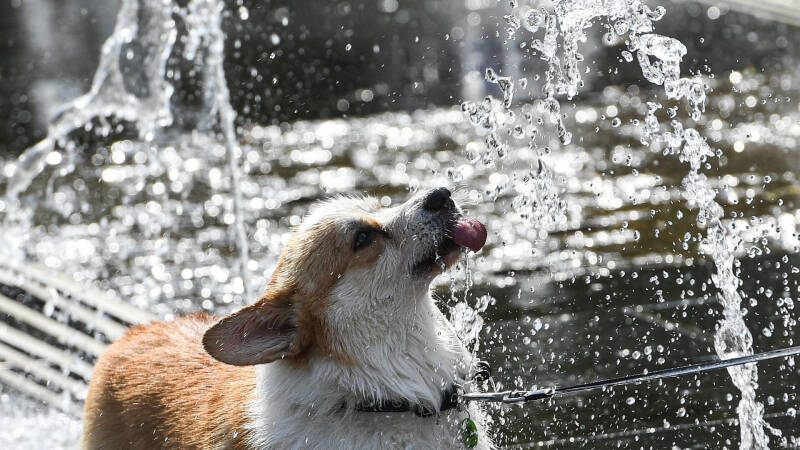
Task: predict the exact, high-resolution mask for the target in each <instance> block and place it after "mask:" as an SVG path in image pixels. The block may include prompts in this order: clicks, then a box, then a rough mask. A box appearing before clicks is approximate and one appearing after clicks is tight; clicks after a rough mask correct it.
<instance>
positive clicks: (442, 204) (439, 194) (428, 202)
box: [422, 188, 454, 212]
mask: <svg viewBox="0 0 800 450" xmlns="http://www.w3.org/2000/svg"><path fill="white" fill-rule="evenodd" d="M453 206H454V204H453V200H452V199H451V198H450V190H448V189H447V188H438V189H434V190H432V191H430V192H428V195H426V196H425V200H424V201H423V202H422V207H423V208H424V209H425V210H426V211H431V212H436V211H439V210H442V209H450V208H452V207H453Z"/></svg>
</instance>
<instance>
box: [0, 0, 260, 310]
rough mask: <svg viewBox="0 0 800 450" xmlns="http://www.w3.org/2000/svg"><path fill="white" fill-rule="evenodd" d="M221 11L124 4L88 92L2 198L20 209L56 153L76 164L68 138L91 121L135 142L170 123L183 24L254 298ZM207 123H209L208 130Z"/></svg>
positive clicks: (212, 3)
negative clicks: (127, 133) (121, 126)
mask: <svg viewBox="0 0 800 450" xmlns="http://www.w3.org/2000/svg"><path fill="white" fill-rule="evenodd" d="M223 9H224V3H223V2H221V1H219V0H192V1H190V2H189V3H188V4H187V5H186V7H185V8H182V7H179V6H177V5H176V4H173V3H172V2H168V1H167V2H165V1H161V0H123V2H122V4H121V6H120V10H119V13H118V14H117V19H116V24H115V26H114V30H113V32H112V33H111V36H109V38H108V39H107V40H106V41H105V43H104V44H103V47H102V50H101V54H100V62H99V64H98V67H97V70H96V72H95V75H94V78H93V80H92V85H91V88H90V90H89V92H88V93H86V94H85V95H83V96H81V97H78V98H76V99H75V100H73V101H72V102H70V103H68V104H67V105H65V106H63V107H62V108H61V111H60V113H59V114H58V115H57V117H56V118H55V119H54V120H53V121H52V122H51V124H50V126H49V128H48V130H47V136H46V137H45V138H44V139H42V140H41V141H40V142H39V143H37V144H36V145H34V146H33V147H30V148H28V149H27V150H25V152H23V154H22V155H21V156H20V157H19V159H18V160H17V161H16V163H15V166H14V169H13V172H12V174H11V176H10V179H9V181H8V183H7V185H6V201H7V203H8V204H9V205H11V206H10V207H12V208H13V205H18V203H19V200H18V196H19V194H20V193H21V192H23V191H25V190H26V189H27V188H28V187H29V186H30V184H31V182H32V181H33V179H34V178H35V177H36V176H38V175H39V174H40V173H41V172H42V171H43V170H44V167H45V163H46V160H47V158H48V156H49V155H51V154H52V153H53V152H67V153H68V155H67V156H66V157H62V158H58V159H59V160H64V161H72V160H74V154H70V153H74V152H75V145H74V144H73V143H72V142H70V140H69V135H70V134H71V133H72V132H74V131H76V130H81V129H83V130H86V131H89V130H91V129H92V128H93V121H99V122H100V123H101V128H100V129H99V130H93V131H94V132H95V133H96V134H97V135H100V136H108V135H109V134H110V133H111V132H112V126H111V125H110V124H109V123H108V119H109V118H112V117H113V118H115V119H117V120H122V121H128V122H131V123H133V125H134V126H135V127H136V129H137V130H138V134H139V138H140V139H141V140H142V141H144V142H147V143H149V142H152V141H153V140H154V139H155V137H156V135H157V133H158V132H159V131H160V130H162V129H165V128H166V127H169V126H170V125H172V124H173V123H174V117H173V111H172V104H171V100H172V95H173V93H174V91H175V89H174V87H173V86H172V84H171V83H170V81H169V79H168V78H169V77H170V76H171V75H170V70H168V67H167V62H168V59H169V58H170V56H171V55H172V54H173V51H174V50H175V42H176V38H177V35H178V33H177V27H176V23H175V19H174V17H175V18H178V19H179V20H181V21H183V23H184V24H185V26H186V35H187V39H186V43H185V48H184V49H183V55H182V56H183V58H184V59H185V60H186V61H192V62H195V63H197V64H198V66H199V67H202V68H203V69H202V70H203V87H204V92H203V94H204V98H203V100H204V103H205V105H204V107H205V109H206V114H205V115H204V117H205V118H206V120H211V121H215V122H216V124H217V125H218V126H219V128H221V131H222V136H223V142H224V144H225V148H226V152H227V159H228V170H229V172H230V178H231V191H232V200H233V201H232V204H233V216H234V221H233V229H234V232H235V234H236V245H237V247H238V251H239V273H240V276H241V277H242V279H243V284H244V290H245V294H246V296H247V298H251V297H250V295H249V289H250V283H249V281H248V280H249V277H248V274H247V272H248V271H247V263H248V261H249V245H248V241H247V235H246V233H245V229H244V223H243V219H242V206H241V204H242V194H241V188H240V179H239V178H240V174H239V172H240V167H239V166H240V164H239V157H240V154H241V149H240V148H239V145H238V143H237V138H236V130H235V127H234V122H235V120H236V112H235V111H234V109H233V107H232V106H231V104H230V94H229V91H228V86H227V82H226V79H225V72H224V70H223V60H224V50H225V35H224V33H223V32H222V13H223ZM141 22H144V23H141ZM133 43H136V44H137V45H141V46H142V49H141V50H140V51H139V52H137V51H136V47H135V46H134V45H132V44H133ZM134 67H135V68H134ZM139 80H144V82H143V83H142V82H140V81H139ZM137 83H140V84H138V85H137ZM132 85H133V87H131V86H132ZM212 126H213V124H206V127H212ZM71 170H72V169H70V168H67V171H71ZM61 175H64V171H62V172H61ZM23 216H24V215H23V214H15V213H14V211H9V212H8V213H7V214H6V218H7V221H8V219H9V218H12V217H16V218H21V217H23ZM7 225H8V224H7Z"/></svg>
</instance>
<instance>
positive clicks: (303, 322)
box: [203, 188, 486, 365]
mask: <svg viewBox="0 0 800 450" xmlns="http://www.w3.org/2000/svg"><path fill="white" fill-rule="evenodd" d="M485 241H486V230H485V229H484V227H483V225H481V224H480V223H479V222H478V221H476V220H474V219H470V218H466V217H464V216H463V215H462V214H461V210H460V209H459V207H458V206H457V205H456V204H455V203H454V202H453V200H452V199H451V197H450V191H448V190H447V189H444V188H440V189H435V190H432V191H429V192H425V193H423V194H421V195H418V196H416V197H414V198H412V199H411V200H409V201H407V202H406V203H404V204H402V205H399V206H396V207H392V208H383V207H381V204H380V202H379V201H377V200H376V199H373V198H350V197H341V198H336V199H333V200H328V201H325V202H321V203H319V204H317V205H315V206H314V207H313V208H312V209H311V211H310V212H309V214H308V215H307V216H306V217H305V219H304V220H303V222H302V223H301V224H300V226H299V227H298V228H297V229H296V230H295V231H294V233H293V234H292V236H291V238H290V239H289V242H288V243H287V244H286V247H285V248H284V249H283V253H282V254H281V257H280V261H279V263H278V266H277V268H276V269H275V272H274V273H273V275H272V279H271V280H270V282H269V285H268V286H267V290H266V293H265V294H264V295H263V296H262V298H261V299H259V300H258V301H257V302H256V303H254V304H253V305H250V306H248V307H246V308H244V309H242V310H240V311H239V312H237V313H234V314H231V315H229V316H227V317H225V318H223V319H222V320H220V321H219V322H218V323H216V324H215V325H214V326H213V327H211V328H210V329H209V330H208V331H207V332H206V334H205V336H204V338H203V344H204V346H205V348H206V350H207V351H208V353H209V354H211V356H213V357H214V358H216V359H218V360H220V361H222V362H225V363H229V364H235V365H253V364H263V363H269V362H272V361H275V360H277V359H289V360H298V359H301V358H303V357H307V356H309V355H312V354H317V355H323V356H330V357H333V358H337V359H339V360H341V361H342V362H348V361H349V360H350V359H351V355H352V350H353V349H350V348H347V347H348V345H349V344H348V341H347V340H346V339H341V338H340V337H339V335H340V334H343V333H344V334H354V333H356V334H357V333H358V330H359V329H361V328H364V329H367V328H370V329H373V330H374V329H375V328H376V327H381V326H386V327H388V326H392V325H393V324H397V323H398V321H402V320H403V318H404V317H406V315H407V314H406V313H407V312H408V311H413V310H414V309H415V302H416V301H418V300H419V299H421V298H427V291H428V287H429V285H430V282H431V280H433V278H434V277H435V276H436V275H438V274H439V273H441V272H442V271H443V270H445V269H446V268H447V267H448V266H450V265H452V264H453V263H454V262H455V261H456V260H457V259H458V256H459V254H460V253H461V249H462V248H469V249H472V250H473V251H478V250H480V248H481V247H482V246H483V244H484V243H485Z"/></svg>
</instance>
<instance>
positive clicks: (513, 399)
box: [460, 346, 800, 404]
mask: <svg viewBox="0 0 800 450" xmlns="http://www.w3.org/2000/svg"><path fill="white" fill-rule="evenodd" d="M798 354H800V346H794V347H788V348H783V349H779V350H770V351H767V352H762V353H756V354H753V355H747V356H740V357H737V358H729V359H720V360H717V361H712V362H706V363H700V364H692V365H689V366H682V367H675V368H672V369H663V370H656V371H655V372H645V373H641V374H638V375H628V376H624V377H619V378H610V379H607V380H599V381H592V382H590V383H584V384H576V385H573V386H566V387H552V388H543V389H533V390H530V391H502V392H474V393H468V394H462V395H461V396H460V398H461V399H462V400H465V401H480V402H490V403H503V404H520V403H527V402H531V401H535V400H546V399H549V398H552V397H560V396H566V395H574V394H578V393H581V392H584V391H590V390H593V389H603V388H607V387H611V386H622V385H627V384H639V383H644V382H648V381H653V380H660V379H662V378H672V377H679V376H684V375H693V374H698V373H704V372H709V371H712V370H719V369H725V368H729V367H738V366H742V365H745V364H752V363H756V362H759V361H767V360H770V359H778V358H788V357H791V356H796V355H798Z"/></svg>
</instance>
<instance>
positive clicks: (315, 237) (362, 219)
mask: <svg viewBox="0 0 800 450" xmlns="http://www.w3.org/2000/svg"><path fill="white" fill-rule="evenodd" d="M363 226H369V227H377V226H378V224H377V222H376V221H375V220H374V219H372V218H370V217H369V216H367V215H360V214H348V215H346V216H344V217H334V218H327V219H325V220H322V221H320V222H318V223H316V224H314V225H312V226H311V227H309V228H308V229H304V230H298V231H297V232H296V233H294V234H293V236H292V238H291V239H290V240H289V243H288V244H287V245H286V248H284V251H283V253H282V254H281V258H280V261H279V263H278V267H277V268H276V270H275V272H274V273H273V275H272V278H271V280H270V282H269V284H268V286H267V290H266V293H265V294H264V295H263V296H262V297H261V298H260V299H259V300H258V301H257V302H256V303H255V304H253V305H251V306H249V307H247V308H244V309H243V310H241V311H239V312H237V313H236V314H234V316H236V315H239V316H240V317H241V316H252V317H253V320H258V319H259V318H265V319H264V320H269V321H274V322H277V323H285V324H286V325H285V326H286V328H287V329H290V330H293V331H292V333H294V335H293V342H292V345H291V348H290V349H288V350H287V351H285V352H284V353H283V354H269V355H266V356H264V358H265V359H264V360H263V361H262V362H270V361H272V360H275V359H278V358H279V357H286V358H288V359H289V360H290V361H293V362H294V363H296V364H304V363H305V361H306V360H307V358H308V357H309V356H310V355H312V354H316V355H324V356H328V357H332V358H335V359H336V360H337V361H339V362H341V363H345V364H349V363H352V359H351V358H350V357H349V356H348V355H347V354H346V352H344V351H343V350H342V349H341V348H339V347H338V346H337V345H335V344H334V340H332V339H330V337H329V336H327V333H326V331H325V330H326V328H325V326H324V323H323V320H324V312H325V308H326V307H327V298H328V295H329V292H330V290H331V289H332V288H333V287H334V285H335V284H336V282H337V280H338V279H339V278H340V276H341V275H342V274H344V273H345V272H346V271H347V270H350V269H353V268H356V267H364V266H366V265H369V264H371V263H374V262H375V260H376V259H377V258H378V257H379V256H380V254H381V252H382V251H383V248H384V239H387V237H386V236H384V235H381V234H380V233H378V235H377V236H376V237H375V241H374V242H373V243H372V244H371V245H370V246H369V247H367V248H364V249H363V250H360V251H359V252H356V253H354V252H353V240H352V235H353V233H354V232H355V231H356V229H357V227H363ZM230 317H233V316H228V318H230ZM228 318H226V319H228ZM215 322H216V320H215V319H214V318H212V317H210V316H208V315H202V314H196V315H192V316H187V317H184V318H179V319H177V320H175V321H174V322H169V323H154V324H151V325H147V326H138V327H135V328H133V329H131V330H130V331H128V332H127V333H126V334H125V335H124V336H122V337H121V338H119V339H118V340H116V341H115V342H114V343H113V344H112V345H111V346H110V347H109V348H108V350H106V352H105V353H103V355H102V356H101V358H100V360H99V361H98V363H97V366H96V368H95V372H94V377H93V378H92V381H91V383H90V387H89V394H88V397H87V400H86V407H85V413H84V435H83V446H84V448H87V449H118V448H165V449H171V448H176V449H177V448H198V449H200V448H202V449H216V448H246V447H245V438H246V434H247V433H248V431H247V429H246V427H245V424H246V422H247V416H246V414H247V405H248V402H249V401H250V400H251V399H253V397H254V395H255V372H254V368H253V366H247V365H241V366H233V365H228V364H224V363H221V362H219V361H217V360H216V359H214V358H212V357H211V356H210V355H209V354H208V353H207V352H206V351H205V350H204V348H203V344H205V346H206V349H208V351H210V352H212V354H214V352H215V351H217V352H225V348H223V346H222V344H220V343H218V342H216V340H215V339H208V335H207V336H206V338H207V339H206V340H205V341H204V340H203V335H204V333H205V332H206V330H208V329H209V327H211V326H212V325H215ZM220 324H222V325H224V324H225V319H223V320H222V321H220V322H216V325H215V328H216V327H219V326H220ZM213 330H214V328H212V329H211V330H210V331H209V332H210V333H211V331H213ZM229 331H230V330H225V333H220V334H221V335H222V334H225V335H226V336H227V335H229V334H230V333H228V332H229ZM212 334H213V333H212ZM217 345H218V347H216V346H217ZM215 356H217V355H215ZM235 363H236V362H234V364H235ZM242 364H252V363H245V362H243V363H242Z"/></svg>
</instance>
